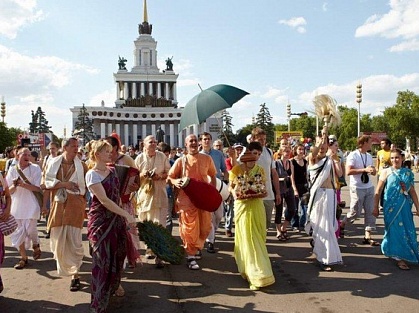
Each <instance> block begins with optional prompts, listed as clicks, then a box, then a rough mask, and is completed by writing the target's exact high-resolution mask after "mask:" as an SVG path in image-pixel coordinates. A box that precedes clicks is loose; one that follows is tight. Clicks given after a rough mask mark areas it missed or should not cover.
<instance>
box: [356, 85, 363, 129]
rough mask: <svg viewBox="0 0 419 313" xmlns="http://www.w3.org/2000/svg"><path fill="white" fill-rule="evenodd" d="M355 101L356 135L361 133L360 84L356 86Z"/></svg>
mask: <svg viewBox="0 0 419 313" xmlns="http://www.w3.org/2000/svg"><path fill="white" fill-rule="evenodd" d="M356 102H357V103H358V137H359V136H360V135H361V102H362V84H361V83H358V85H357V86H356Z"/></svg>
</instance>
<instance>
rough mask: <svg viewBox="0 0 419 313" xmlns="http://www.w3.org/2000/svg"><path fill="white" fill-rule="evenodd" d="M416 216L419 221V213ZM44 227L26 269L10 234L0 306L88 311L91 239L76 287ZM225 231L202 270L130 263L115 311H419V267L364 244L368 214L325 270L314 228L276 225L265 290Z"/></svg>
mask: <svg viewBox="0 0 419 313" xmlns="http://www.w3.org/2000/svg"><path fill="white" fill-rule="evenodd" d="M374 180H375V179H374ZM418 180H419V175H418V174H416V181H418ZM416 189H417V190H418V189H419V188H418V187H416ZM343 199H344V200H346V202H347V203H348V204H349V198H348V187H345V188H344V189H343ZM346 211H347V209H345V210H344V212H346ZM415 222H416V225H419V218H415ZM39 226H40V227H39V232H40V237H41V248H42V250H43V255H42V257H41V259H40V260H38V261H33V260H32V259H31V258H30V260H29V266H28V267H27V268H25V269H23V270H15V269H14V268H13V265H14V264H15V263H16V262H17V261H18V260H19V256H18V253H17V251H16V250H15V249H14V248H12V247H11V246H10V238H9V237H8V238H7V239H6V259H5V261H4V264H3V268H2V269H1V271H2V276H3V281H4V284H5V290H4V291H3V293H2V294H1V295H0V312H1V313H9V312H13V313H15V312H16V313H17V312H25V313H26V312H51V313H52V312H88V303H89V301H90V287H89V281H90V267H91V258H90V256H89V255H88V248H87V241H86V238H85V237H84V239H85V241H84V243H85V252H86V255H85V258H84V263H83V266H82V273H81V281H82V289H81V291H79V292H75V293H72V292H70V291H69V284H70V278H62V277H58V276H57V273H56V267H55V262H54V260H53V259H52V254H51V252H49V243H48V239H45V238H44V237H45V222H44V221H41V222H40V223H39ZM221 230H222V229H221V228H220V230H219V232H218V237H217V241H216V249H217V253H215V254H209V253H206V251H203V259H202V260H201V261H200V262H199V264H200V265H201V267H202V270H200V271H191V270H189V269H187V267H186V265H185V264H182V265H167V266H166V267H165V268H164V269H157V268H155V265H154V264H153V263H154V261H153V260H151V261H150V260H144V261H143V262H144V263H143V265H142V266H141V265H140V266H138V267H137V268H135V269H127V270H126V272H125V273H124V274H123V282H122V283H123V287H124V288H125V290H126V295H125V297H124V298H117V297H113V298H112V299H111V304H110V307H109V312H126V313H129V312H154V313H157V312H182V313H185V312H187V313H204V312H304V313H310V312H318V313H333V312H336V313H344V312H380V313H388V312H412V313H413V312H418V311H419V301H418V299H419V288H418V286H419V266H417V265H413V266H411V270H410V271H401V270H399V269H398V268H397V267H396V265H395V262H394V261H391V260H389V259H387V258H386V257H384V256H383V255H382V254H381V251H380V248H379V247H370V246H367V245H362V244H361V241H362V238H363V226H362V223H361V220H357V221H356V222H355V223H354V224H353V225H351V226H350V227H349V228H348V229H347V231H346V236H345V238H344V239H340V240H339V244H340V247H341V251H342V254H343V260H344V265H342V266H336V267H335V271H334V272H322V271H320V270H319V266H318V265H317V263H316V262H315V259H314V256H313V255H312V249H311V247H310V244H309V241H310V237H308V236H307V235H305V234H302V233H298V232H290V234H291V240H289V241H287V242H279V241H278V240H277V239H276V238H275V232H274V231H273V230H272V231H270V232H269V236H268V240H267V246H268V251H269V254H270V258H271V262H272V266H273V270H274V274H275V277H276V283H275V284H274V285H272V286H269V287H267V288H263V289H262V290H260V291H250V290H249V289H248V284H247V283H246V282H245V281H244V280H243V279H242V278H241V277H240V275H239V274H238V273H237V267H236V264H235V261H234V258H233V254H232V251H233V246H234V239H233V238H228V237H226V236H224V232H222V231H221ZM383 232H384V230H383V220H382V217H380V218H379V219H378V231H377V235H376V236H375V238H377V239H380V240H381V238H382V235H383ZM175 233H177V228H176V229H175Z"/></svg>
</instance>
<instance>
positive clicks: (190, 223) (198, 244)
mask: <svg viewBox="0 0 419 313" xmlns="http://www.w3.org/2000/svg"><path fill="white" fill-rule="evenodd" d="M182 193H183V191H180V194H179V198H178V209H179V211H178V212H179V213H180V217H179V219H180V221H179V234H180V238H182V241H183V246H184V248H185V250H186V253H187V255H195V254H196V252H197V251H198V250H202V248H203V247H204V243H205V239H207V237H208V235H209V233H210V231H211V213H210V212H207V211H204V210H200V209H197V208H196V207H195V206H194V205H193V204H192V203H191V202H190V200H189V198H188V196H186V195H185V194H182ZM179 200H180V201H179ZM182 200H183V201H182Z"/></svg>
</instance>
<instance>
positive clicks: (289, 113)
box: [287, 102, 291, 131]
mask: <svg viewBox="0 0 419 313" xmlns="http://www.w3.org/2000/svg"><path fill="white" fill-rule="evenodd" d="M287 121H288V131H290V130H291V104H290V103H289V102H288V104H287Z"/></svg>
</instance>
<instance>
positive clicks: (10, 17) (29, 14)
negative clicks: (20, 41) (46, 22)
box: [0, 0, 45, 39]
mask: <svg viewBox="0 0 419 313" xmlns="http://www.w3.org/2000/svg"><path fill="white" fill-rule="evenodd" d="M36 6H37V1H36V0H2V1H1V2H0V35H3V36H5V37H7V38H10V39H14V38H16V36H17V33H18V31H19V30H21V29H22V28H24V27H25V26H27V25H30V24H32V23H35V22H37V21H40V20H42V19H44V18H45V14H44V13H43V11H42V10H37V9H36Z"/></svg>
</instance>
